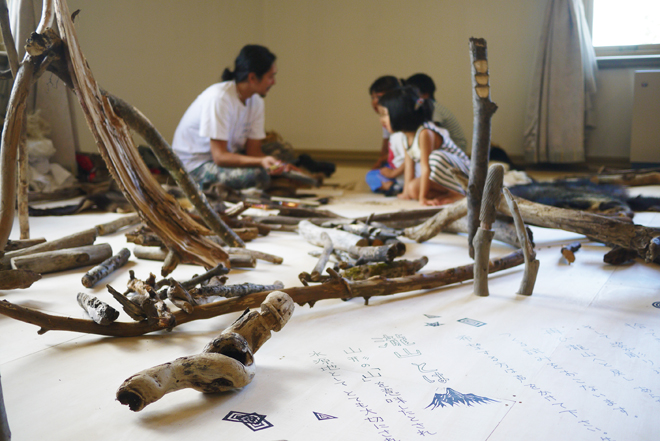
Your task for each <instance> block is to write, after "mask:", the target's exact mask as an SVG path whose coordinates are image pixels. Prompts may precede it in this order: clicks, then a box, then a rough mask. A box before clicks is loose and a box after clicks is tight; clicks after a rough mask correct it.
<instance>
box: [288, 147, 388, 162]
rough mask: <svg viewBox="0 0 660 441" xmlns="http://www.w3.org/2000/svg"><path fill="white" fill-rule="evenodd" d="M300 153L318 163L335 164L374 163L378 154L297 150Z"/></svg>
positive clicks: (351, 151)
mask: <svg viewBox="0 0 660 441" xmlns="http://www.w3.org/2000/svg"><path fill="white" fill-rule="evenodd" d="M296 151H297V152H298V153H301V154H303V153H304V154H308V155H309V156H311V157H312V158H313V159H315V160H317V161H333V162H367V161H369V162H374V161H376V159H378V152H374V151H364V150H304V149H296Z"/></svg>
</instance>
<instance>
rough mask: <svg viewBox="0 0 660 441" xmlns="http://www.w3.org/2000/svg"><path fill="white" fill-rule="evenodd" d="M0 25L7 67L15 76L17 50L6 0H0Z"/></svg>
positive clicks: (16, 70)
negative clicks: (10, 26)
mask: <svg viewBox="0 0 660 441" xmlns="http://www.w3.org/2000/svg"><path fill="white" fill-rule="evenodd" d="M0 27H2V41H3V42H4V44H5V49H6V50H7V58H8V59H9V68H10V69H11V73H12V76H13V77H14V78H16V76H17V74H18V52H16V43H15V42H14V36H13V35H12V33H11V29H10V28H9V9H7V1H6V0H0Z"/></svg>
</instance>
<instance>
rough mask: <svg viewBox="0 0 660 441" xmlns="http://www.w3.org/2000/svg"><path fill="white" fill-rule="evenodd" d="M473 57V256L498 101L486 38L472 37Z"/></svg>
mask: <svg viewBox="0 0 660 441" xmlns="http://www.w3.org/2000/svg"><path fill="white" fill-rule="evenodd" d="M470 61H471V62H472V108H473V114H474V128H473V131H472V155H471V157H470V180H469V184H468V191H467V200H468V202H467V203H468V214H467V219H468V248H469V253H470V257H474V247H473V245H472V239H473V237H474V235H475V234H476V233H477V229H478V228H479V213H480V211H481V198H482V196H483V191H484V184H485V182H486V174H487V172H488V156H489V153H490V130H491V119H492V117H493V114H494V113H495V111H496V110H497V105H496V104H495V103H493V102H492V101H491V99H490V84H489V81H490V80H489V73H488V51H487V45H486V40H484V39H483V38H470Z"/></svg>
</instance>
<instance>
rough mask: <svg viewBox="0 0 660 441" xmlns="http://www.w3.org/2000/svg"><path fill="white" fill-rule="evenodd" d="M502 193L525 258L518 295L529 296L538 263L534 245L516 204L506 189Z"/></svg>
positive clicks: (537, 269) (537, 270) (534, 280)
mask: <svg viewBox="0 0 660 441" xmlns="http://www.w3.org/2000/svg"><path fill="white" fill-rule="evenodd" d="M502 192H503V193H504V197H505V199H506V203H507V205H508V206H509V210H510V211H511V214H513V222H514V223H515V224H516V231H518V240H519V241H520V243H521V244H522V250H523V253H524V256H525V272H524V273H523V279H522V281H521V282H520V289H519V290H518V294H522V295H524V296H530V295H532V292H533V291H534V284H536V276H537V274H538V272H539V265H540V262H539V261H538V260H537V259H536V252H535V251H534V245H533V244H532V243H531V242H530V240H529V237H527V232H526V229H525V224H524V223H523V219H522V216H521V215H520V210H518V204H516V201H515V200H514V199H513V195H512V194H511V192H510V191H509V189H508V188H503V189H502Z"/></svg>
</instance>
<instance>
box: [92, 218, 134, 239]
mask: <svg viewBox="0 0 660 441" xmlns="http://www.w3.org/2000/svg"><path fill="white" fill-rule="evenodd" d="M140 222H142V220H141V219H140V215H139V214H137V213H133V214H129V215H126V216H122V217H120V218H119V219H115V220H113V221H110V222H107V223H104V224H99V225H97V226H96V227H95V228H96V232H97V234H98V235H99V236H107V235H109V234H112V233H115V232H117V231H119V230H121V229H122V228H124V227H130V226H132V225H137V224H139V223H140Z"/></svg>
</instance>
